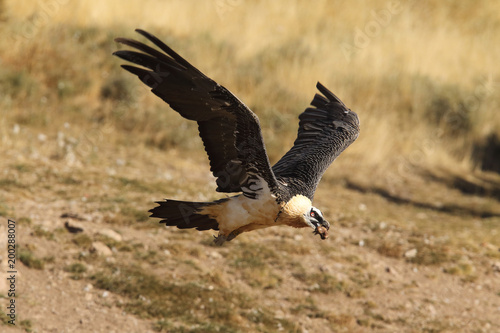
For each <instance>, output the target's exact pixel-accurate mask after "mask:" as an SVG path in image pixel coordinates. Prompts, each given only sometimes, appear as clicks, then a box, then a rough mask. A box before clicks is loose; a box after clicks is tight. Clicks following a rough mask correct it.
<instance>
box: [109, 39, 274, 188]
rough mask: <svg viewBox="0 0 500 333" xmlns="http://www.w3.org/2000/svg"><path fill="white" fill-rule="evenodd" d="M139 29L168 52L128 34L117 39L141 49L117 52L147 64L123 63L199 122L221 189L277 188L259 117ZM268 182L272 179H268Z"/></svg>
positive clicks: (186, 114)
mask: <svg viewBox="0 0 500 333" xmlns="http://www.w3.org/2000/svg"><path fill="white" fill-rule="evenodd" d="M136 31H137V32H138V33H140V34H141V35H143V36H144V37H146V38H147V39H149V40H150V41H151V42H152V43H154V44H155V45H156V46H157V47H158V48H160V49H161V50H162V51H163V52H160V51H159V50H156V49H154V48H151V47H149V46H147V45H145V44H143V43H140V42H138V41H135V40H131V39H126V38H117V39H116V41H117V42H119V43H122V44H125V45H128V46H130V47H133V48H135V49H137V50H139V51H142V52H135V51H117V52H115V53H113V54H114V55H116V56H118V57H120V58H122V59H125V60H127V61H130V62H132V63H134V64H136V65H139V66H142V67H145V68H147V69H143V68H138V67H134V66H129V65H122V67H123V68H125V69H126V70H127V71H129V72H131V73H132V74H135V75H137V76H138V77H139V79H141V81H142V82H144V83H145V84H146V85H148V86H149V87H151V88H152V89H151V90H152V92H153V93H155V94H156V95H157V96H159V97H160V98H162V99H163V100H164V101H165V102H167V103H168V104H169V105H170V106H171V107H172V109H174V110H175V111H177V112H178V113H179V114H180V115H181V116H183V117H184V118H187V119H190V120H194V121H196V122H197V123H198V129H199V132H200V137H201V139H202V140H203V144H204V145H205V150H206V152H207V154H208V157H209V159H210V167H211V168H210V169H211V171H212V173H213V174H214V176H215V177H216V178H217V191H219V192H243V194H244V195H245V196H247V197H249V198H256V197H257V196H258V195H259V193H260V191H261V190H262V188H263V187H264V186H266V185H267V186H268V187H269V189H270V190H271V193H278V185H277V181H276V178H275V177H274V174H273V172H272V170H271V165H270V163H269V158H268V156H267V153H266V149H265V147H264V142H263V139H262V132H261V129H260V125H259V120H258V118H257V116H256V115H255V114H254V113H253V112H252V111H251V110H250V109H249V108H248V107H247V106H245V105H244V104H243V103H242V102H241V101H240V100H238V98H236V97H235V96H234V95H233V94H232V93H231V92H230V91H229V90H227V89H226V88H224V87H223V86H221V85H219V84H217V83H216V82H215V81H213V80H212V79H210V78H208V77H207V76H205V75H204V74H203V73H201V72H200V71H199V70H197V69H196V68H195V67H193V66H192V65H191V64H190V63H189V62H187V61H186V60H184V59H183V58H182V57H181V56H179V55H178V54H177V53H176V52H174V51H173V50H172V49H171V48H169V47H168V46H167V45H165V44H164V43H163V42H161V41H160V40H159V39H158V38H156V37H155V36H153V35H151V34H149V33H147V32H145V31H143V30H139V29H137V30H136ZM262 181H264V182H265V183H267V184H263V183H262Z"/></svg>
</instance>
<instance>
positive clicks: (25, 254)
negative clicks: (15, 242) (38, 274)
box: [18, 249, 45, 269]
mask: <svg viewBox="0 0 500 333" xmlns="http://www.w3.org/2000/svg"><path fill="white" fill-rule="evenodd" d="M18 258H19V261H21V262H22V263H23V264H24V265H25V266H26V267H29V268H34V269H44V266H45V263H44V260H43V259H40V258H37V257H36V256H35V255H34V254H33V252H31V251H29V250H26V249H22V250H20V251H19V254H18Z"/></svg>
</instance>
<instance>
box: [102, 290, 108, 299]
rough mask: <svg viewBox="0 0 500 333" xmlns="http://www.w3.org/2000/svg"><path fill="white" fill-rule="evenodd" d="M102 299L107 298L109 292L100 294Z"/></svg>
mask: <svg viewBox="0 0 500 333" xmlns="http://www.w3.org/2000/svg"><path fill="white" fill-rule="evenodd" d="M101 296H102V298H106V297H108V296H109V291H107V290H105V291H104V292H103V293H102V295H101Z"/></svg>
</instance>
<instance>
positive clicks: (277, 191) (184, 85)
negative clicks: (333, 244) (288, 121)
mask: <svg viewBox="0 0 500 333" xmlns="http://www.w3.org/2000/svg"><path fill="white" fill-rule="evenodd" d="M136 31H137V32H138V33H139V34H141V35H142V36H144V37H145V38H147V39H148V40H149V41H151V42H152V43H153V44H155V45H156V46H157V47H158V48H159V50H158V49H156V48H152V47H150V46H148V45H146V44H143V43H141V42H138V41H136V40H132V39H128V38H116V39H115V40H116V42H118V43H121V44H125V45H127V46H129V47H132V48H135V49H136V50H138V51H140V52H137V51H128V50H120V51H116V52H114V53H113V54H114V55H116V56H118V57H120V58H122V59H124V60H126V61H129V62H131V63H134V64H135V65H138V66H140V67H135V66H130V65H122V67H123V68H124V69H126V70H127V71H129V72H131V73H132V74H134V75H136V76H137V77H139V79H140V80H141V81H142V82H143V83H145V84H146V85H148V86H149V87H151V91H152V92H153V93H154V94H156V95H157V96H158V97H160V98H161V99H163V100H164V101H165V102H167V103H168V104H169V105H170V107H171V108H172V109H174V110H175V111H177V112H178V113H179V114H180V115H181V116H183V117H184V118H186V119H189V120H193V121H196V122H197V123H198V130H199V134H200V137H201V139H202V141H203V144H204V146H205V150H206V152H207V154H208V158H209V160H210V170H211V171H212V173H213V175H214V176H215V178H216V183H217V191H218V192H224V193H237V194H236V195H234V196H230V197H227V198H223V199H220V200H216V201H213V202H189V201H178V200H171V199H167V200H164V201H158V202H157V204H158V206H157V207H155V208H153V209H151V210H150V212H151V213H152V214H151V217H156V218H161V219H162V220H161V221H160V223H165V224H166V225H168V226H176V227H177V228H180V229H186V228H196V229H197V230H210V229H213V230H218V231H219V234H218V236H217V237H215V243H216V244H218V245H222V244H223V243H224V242H225V241H230V240H232V239H233V238H235V237H236V236H238V235H239V234H241V233H242V232H246V231H252V230H256V229H261V228H267V227H271V226H276V225H288V226H291V227H295V228H304V227H310V228H312V229H313V230H314V233H315V234H319V235H320V236H321V238H322V239H325V238H327V237H328V230H329V228H330V224H329V223H328V221H326V220H325V218H324V217H323V214H322V213H321V211H320V210H319V209H318V208H316V207H313V206H312V200H313V197H314V192H315V190H316V187H317V185H318V183H319V181H320V179H321V177H322V175H323V173H324V172H325V171H326V169H327V168H328V167H329V166H330V164H331V163H332V162H333V161H334V160H335V158H336V157H337V156H338V155H339V154H340V153H341V152H342V151H344V149H346V148H347V147H348V146H349V145H350V144H351V143H353V142H354V140H356V138H357V137H358V134H359V119H358V116H357V115H356V113H354V112H352V111H351V110H350V109H348V108H347V107H346V106H345V104H344V103H343V102H342V101H341V100H340V99H339V98H338V97H337V96H335V95H334V94H333V93H332V92H330V91H329V90H328V89H327V88H325V87H324V86H323V85H322V84H321V83H319V82H318V83H317V85H316V87H317V89H318V90H319V91H320V92H321V94H322V95H321V94H316V95H315V96H314V98H313V100H312V102H311V107H309V108H307V109H306V110H305V111H304V112H303V113H302V114H301V115H300V116H299V130H298V134H297V138H296V140H295V142H294V146H293V147H292V148H291V149H290V150H289V151H288V152H287V153H286V154H285V155H284V156H283V157H282V158H281V159H280V160H279V161H278V162H277V163H276V164H275V165H274V166H271V163H270V162H269V158H268V156H267V153H266V149H265V146H264V142H263V139H262V132H261V128H260V123H259V119H258V118H257V116H256V115H255V114H254V113H253V112H252V111H251V110H250V109H249V108H248V107H247V106H246V105H245V104H243V103H242V102H241V101H240V100H239V99H238V98H237V97H236V96H234V95H233V94H232V93H231V92H230V91H229V90H227V89H226V88H224V87H223V86H221V85H219V84H218V83H217V82H215V81H213V80H212V79H210V78H209V77H207V76H205V75H204V74H203V73H202V72H200V71H199V70H198V69H196V68H195V67H194V66H193V65H191V64H190V63H189V62H187V61H186V60H185V59H184V58H182V57H181V56H180V55H178V54H177V53H176V52H175V51H173V50H172V49H171V48H170V47H168V46H167V45H165V44H164V43H163V42H162V41H160V40H159V39H158V38H156V37H155V36H153V35H151V34H150V33H148V32H146V31H143V30H140V29H137V30H136ZM160 50H161V51H160ZM238 192H239V193H238Z"/></svg>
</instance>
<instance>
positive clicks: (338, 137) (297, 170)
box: [273, 82, 359, 200]
mask: <svg viewBox="0 0 500 333" xmlns="http://www.w3.org/2000/svg"><path fill="white" fill-rule="evenodd" d="M316 87H317V88H318V90H319V91H320V92H321V93H322V94H323V95H324V96H322V95H319V94H316V95H315V96H314V99H313V100H312V102H311V105H312V106H314V108H307V109H306V110H305V111H304V112H303V113H302V114H301V115H300V116H299V119H300V122H299V131H298V134H297V139H296V140H295V142H294V146H293V147H292V148H291V149H290V150H289V151H288V152H287V153H286V154H285V155H284V156H283V157H282V158H281V159H280V160H279V161H278V163H276V164H275V165H274V166H273V171H274V174H275V176H276V178H277V179H278V180H280V182H281V183H284V184H286V186H285V187H286V188H288V189H289V190H288V192H289V194H290V195H294V194H303V195H305V196H307V197H309V198H310V199H311V200H312V199H313V196H314V192H315V190H316V187H317V185H318V183H319V181H320V179H321V177H322V176H323V173H324V172H325V171H326V169H327V168H328V167H329V166H330V164H331V163H332V162H333V161H334V160H335V158H337V156H338V155H339V154H340V153H341V152H342V151H344V149H346V148H347V147H348V146H349V145H350V144H351V143H353V142H354V140H356V138H357V137H358V134H359V119H358V116H357V115H356V113H354V112H352V111H351V110H349V109H348V108H347V107H346V106H345V104H344V103H342V101H341V100H340V99H339V98H338V97H337V96H335V95H334V94H333V93H332V92H330V91H329V90H328V89H326V88H325V87H324V86H323V85H322V84H321V83H319V82H318V84H317V85H316Z"/></svg>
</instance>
